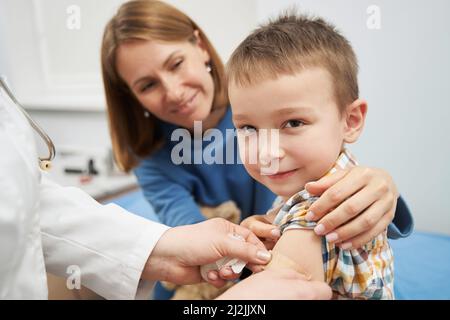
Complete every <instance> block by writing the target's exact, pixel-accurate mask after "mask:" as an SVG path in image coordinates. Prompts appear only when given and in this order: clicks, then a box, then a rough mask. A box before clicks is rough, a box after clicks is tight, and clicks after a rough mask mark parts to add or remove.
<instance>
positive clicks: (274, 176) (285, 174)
mask: <svg viewBox="0 0 450 320" xmlns="http://www.w3.org/2000/svg"><path fill="white" fill-rule="evenodd" d="M297 170H298V169H293V170H289V171H282V172H277V173H275V174H264V173H262V175H265V176H267V177H268V178H270V179H274V180H276V179H284V178H287V177H290V176H291V175H293V174H294V173H295V172H296V171H297Z"/></svg>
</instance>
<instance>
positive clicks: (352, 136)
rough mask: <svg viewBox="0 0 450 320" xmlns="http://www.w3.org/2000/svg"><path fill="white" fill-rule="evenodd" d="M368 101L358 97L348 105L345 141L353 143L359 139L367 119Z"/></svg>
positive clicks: (345, 115)
mask: <svg viewBox="0 0 450 320" xmlns="http://www.w3.org/2000/svg"><path fill="white" fill-rule="evenodd" d="M366 114H367V102H366V101H365V100H362V99H356V100H355V101H353V102H352V104H350V105H348V106H347V108H346V110H345V114H344V117H345V119H344V120H345V128H344V141H345V142H346V143H353V142H355V141H356V140H358V137H359V136H360V134H361V132H362V130H363V128H364V122H365V120H366Z"/></svg>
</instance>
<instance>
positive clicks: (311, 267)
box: [266, 229, 325, 281]
mask: <svg viewBox="0 0 450 320" xmlns="http://www.w3.org/2000/svg"><path fill="white" fill-rule="evenodd" d="M272 256H273V261H271V262H270V263H269V264H268V265H267V267H266V268H271V269H285V268H289V269H294V270H296V271H298V272H300V273H303V274H304V275H305V276H306V277H307V278H310V279H311V280H317V281H325V279H324V272H323V262H322V240H321V237H320V236H317V235H316V234H315V233H314V231H313V230H299V229H293V230H292V229H291V230H287V231H286V232H284V233H283V235H282V236H281V238H280V240H278V242H277V244H276V245H275V247H274V248H273V251H272Z"/></svg>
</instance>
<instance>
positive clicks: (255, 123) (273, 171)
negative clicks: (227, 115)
mask: <svg viewBox="0 0 450 320" xmlns="http://www.w3.org/2000/svg"><path fill="white" fill-rule="evenodd" d="M333 89H334V88H333V83H332V78H331V75H330V74H329V73H328V72H327V71H326V70H325V69H324V68H309V69H306V70H304V71H302V72H300V73H297V74H295V75H293V76H291V75H283V76H281V77H279V78H278V79H276V80H266V81H264V82H261V83H257V84H256V85H252V86H247V87H237V86H235V85H234V84H230V86H229V97H230V102H231V106H232V111H233V122H234V125H235V126H236V128H237V129H238V140H239V150H240V156H241V159H242V161H243V163H244V166H245V168H246V169H247V171H248V172H249V174H250V175H251V176H252V177H253V178H254V179H256V180H257V181H259V182H261V183H262V184H264V185H265V186H267V187H268V188H269V189H271V190H272V191H273V192H274V193H276V194H277V195H280V196H282V197H283V198H288V197H290V196H292V195H293V194H294V193H296V192H298V191H300V190H301V189H303V187H304V185H305V184H306V183H307V182H309V181H314V180H317V179H319V178H320V177H322V176H323V175H324V174H325V173H326V172H327V171H328V170H329V169H331V167H332V166H333V164H334V162H335V161H336V159H337V158H338V156H339V153H340V151H341V148H342V145H343V142H344V134H345V119H344V118H345V117H341V115H340V113H339V110H338V106H337V104H336V101H335V98H334V90H333ZM262 129H266V130H262ZM272 129H276V130H272ZM267 130H270V131H267ZM277 133H278V136H277Z"/></svg>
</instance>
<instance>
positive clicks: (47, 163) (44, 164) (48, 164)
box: [0, 77, 56, 171]
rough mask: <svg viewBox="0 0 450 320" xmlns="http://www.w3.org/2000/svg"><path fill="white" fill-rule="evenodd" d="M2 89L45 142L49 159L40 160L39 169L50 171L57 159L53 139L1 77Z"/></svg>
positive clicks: (0, 84)
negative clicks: (53, 161) (54, 160)
mask: <svg viewBox="0 0 450 320" xmlns="http://www.w3.org/2000/svg"><path fill="white" fill-rule="evenodd" d="M0 87H2V88H3V89H4V90H5V92H6V93H7V94H8V96H9V97H10V98H11V100H12V101H13V102H14V105H15V106H16V108H17V109H18V110H19V111H20V112H22V113H23V115H24V116H25V117H26V118H27V120H28V122H29V123H30V125H31V126H32V127H33V129H34V130H35V131H36V132H37V133H38V134H39V136H40V137H41V138H42V140H44V142H45V144H46V145H47V148H48V153H49V155H48V157H47V158H38V159H39V167H40V168H41V169H42V170H44V171H49V170H50V169H51V168H52V160H53V159H54V158H55V154H56V151H55V145H54V144H53V141H52V139H50V137H49V136H48V135H47V133H45V131H44V130H43V129H42V128H41V127H40V126H39V125H38V124H37V123H36V122H34V120H33V119H32V118H31V117H30V115H29V114H28V113H27V112H26V111H25V109H24V108H23V107H22V105H21V104H20V103H19V101H17V99H16V98H15V97H14V95H13V94H12V92H11V90H10V89H9V87H8V85H7V84H6V81H4V80H3V78H2V77H0Z"/></svg>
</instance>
